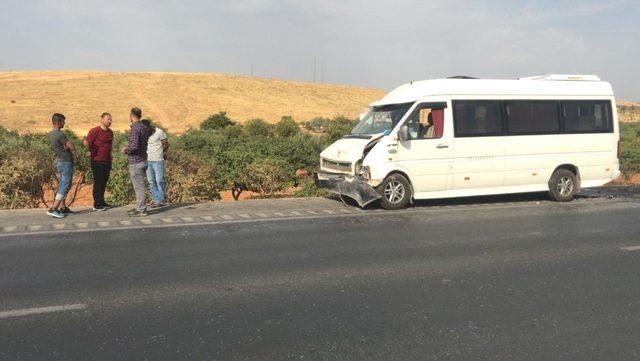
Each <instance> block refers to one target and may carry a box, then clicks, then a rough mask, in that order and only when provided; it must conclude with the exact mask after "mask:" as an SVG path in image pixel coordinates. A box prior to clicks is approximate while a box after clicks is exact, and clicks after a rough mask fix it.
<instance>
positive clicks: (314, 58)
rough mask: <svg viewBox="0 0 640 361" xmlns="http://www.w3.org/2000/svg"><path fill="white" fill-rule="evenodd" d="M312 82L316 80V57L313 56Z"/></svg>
mask: <svg viewBox="0 0 640 361" xmlns="http://www.w3.org/2000/svg"><path fill="white" fill-rule="evenodd" d="M313 82H314V83H315V82H316V57H315V55H314V56H313Z"/></svg>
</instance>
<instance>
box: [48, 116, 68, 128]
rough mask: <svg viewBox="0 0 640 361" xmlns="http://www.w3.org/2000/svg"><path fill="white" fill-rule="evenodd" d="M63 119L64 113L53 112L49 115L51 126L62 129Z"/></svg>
mask: <svg viewBox="0 0 640 361" xmlns="http://www.w3.org/2000/svg"><path fill="white" fill-rule="evenodd" d="M65 119H66V118H65V117H64V115H62V114H60V113H55V114H53V116H52V117H51V123H53V127H54V128H56V129H62V128H64V120H65Z"/></svg>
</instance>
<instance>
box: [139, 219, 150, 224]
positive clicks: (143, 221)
mask: <svg viewBox="0 0 640 361" xmlns="http://www.w3.org/2000/svg"><path fill="white" fill-rule="evenodd" d="M140 223H142V224H152V223H153V221H152V220H150V219H140Z"/></svg>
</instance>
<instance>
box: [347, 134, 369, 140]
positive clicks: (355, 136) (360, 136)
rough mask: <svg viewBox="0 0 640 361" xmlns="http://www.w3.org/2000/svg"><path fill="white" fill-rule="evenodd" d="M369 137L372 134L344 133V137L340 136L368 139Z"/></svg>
mask: <svg viewBox="0 0 640 361" xmlns="http://www.w3.org/2000/svg"><path fill="white" fill-rule="evenodd" d="M371 137H372V135H364V134H347V135H345V136H344V137H342V138H344V139H349V138H351V139H369V138H371Z"/></svg>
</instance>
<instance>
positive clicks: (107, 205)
mask: <svg viewBox="0 0 640 361" xmlns="http://www.w3.org/2000/svg"><path fill="white" fill-rule="evenodd" d="M102 207H103V208H105V209H109V208H113V206H112V205H111V204H108V203H104V204H103V205H102Z"/></svg>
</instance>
